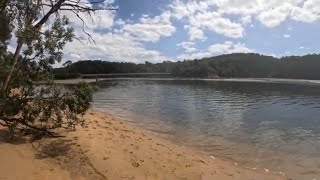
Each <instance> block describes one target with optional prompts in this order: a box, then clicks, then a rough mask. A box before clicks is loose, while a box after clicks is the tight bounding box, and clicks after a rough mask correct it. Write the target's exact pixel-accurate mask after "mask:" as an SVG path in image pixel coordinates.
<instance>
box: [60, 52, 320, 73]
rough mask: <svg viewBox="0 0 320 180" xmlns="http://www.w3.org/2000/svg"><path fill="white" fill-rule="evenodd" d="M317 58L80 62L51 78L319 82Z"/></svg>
mask: <svg viewBox="0 0 320 180" xmlns="http://www.w3.org/2000/svg"><path fill="white" fill-rule="evenodd" d="M319 67H320V55H317V54H313V55H306V56H290V57H283V58H275V57H272V56H264V55H259V54H252V53H250V54H243V53H237V54H229V55H221V56H216V57H211V58H204V59H200V60H192V61H178V62H170V61H164V62H163V63H157V64H152V63H150V62H145V64H134V63H124V62H121V63H118V62H107V61H100V60H95V61H94V60H84V61H78V62H76V63H73V64H69V65H68V66H66V67H64V68H58V69H54V74H55V78H57V79H66V78H76V77H80V75H81V74H109V73H172V75H173V76H176V77H197V78H208V77H209V78H215V77H226V78H231V77H240V78H291V79H320V71H319Z"/></svg>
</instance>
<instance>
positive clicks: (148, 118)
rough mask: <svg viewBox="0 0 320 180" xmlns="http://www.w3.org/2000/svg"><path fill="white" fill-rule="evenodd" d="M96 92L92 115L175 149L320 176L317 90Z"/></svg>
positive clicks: (140, 87) (109, 87)
mask: <svg viewBox="0 0 320 180" xmlns="http://www.w3.org/2000/svg"><path fill="white" fill-rule="evenodd" d="M101 87H102V88H101V90H100V91H99V92H98V93H97V94H96V95H95V98H94V99H95V102H94V106H95V107H97V108H99V109H102V110H105V111H107V112H109V113H113V114H114V115H117V116H120V117H121V118H123V119H127V120H130V121H132V122H133V123H135V124H137V125H139V126H141V127H144V128H146V129H149V130H152V131H154V132H158V133H160V135H162V136H165V137H167V138H169V139H171V140H173V141H176V142H177V143H180V144H182V145H186V146H192V147H195V148H198V149H201V150H204V151H206V152H208V153H215V155H217V156H222V157H224V158H231V159H234V160H236V161H239V162H241V163H243V164H245V165H247V166H251V167H255V166H257V167H267V168H270V169H275V170H281V171H287V172H288V173H289V174H291V175H292V176H294V177H303V178H311V179H312V178H315V177H317V176H320V172H319V170H318V169H320V153H319V152H320V138H319V135H320V121H319V117H320V86H309V85H294V84H290V85H289V84H272V83H269V84H268V83H252V82H250V83H248V82H206V81H139V80H138V81H135V80H131V81H110V82H105V83H103V84H101ZM306 172H312V173H306Z"/></svg>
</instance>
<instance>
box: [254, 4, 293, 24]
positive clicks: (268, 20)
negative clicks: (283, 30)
mask: <svg viewBox="0 0 320 180" xmlns="http://www.w3.org/2000/svg"><path fill="white" fill-rule="evenodd" d="M291 9H292V6H291V5H290V4H284V5H282V6H278V7H273V8H272V9H270V10H266V11H263V12H261V13H260V14H259V15H258V17H257V19H258V20H259V21H260V22H261V23H262V24H264V25H265V26H267V27H270V28H273V27H276V26H278V25H280V24H281V23H282V22H283V21H285V20H286V18H287V17H288V16H289V14H290V12H291Z"/></svg>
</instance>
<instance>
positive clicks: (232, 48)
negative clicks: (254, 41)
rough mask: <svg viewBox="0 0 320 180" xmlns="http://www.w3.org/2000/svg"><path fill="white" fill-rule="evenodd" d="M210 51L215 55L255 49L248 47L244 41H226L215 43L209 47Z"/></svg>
mask: <svg viewBox="0 0 320 180" xmlns="http://www.w3.org/2000/svg"><path fill="white" fill-rule="evenodd" d="M208 51H209V52H211V53H212V54H214V55H221V54H231V53H249V52H253V50H251V49H249V48H247V47H246V46H245V44H243V43H236V44H234V43H233V42H231V41H226V42H224V43H222V44H214V45H211V46H210V47H209V48H208Z"/></svg>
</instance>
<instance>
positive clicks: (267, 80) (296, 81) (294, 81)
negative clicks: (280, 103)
mask: <svg viewBox="0 0 320 180" xmlns="http://www.w3.org/2000/svg"><path fill="white" fill-rule="evenodd" d="M112 80H145V81H147V80H150V81H157V80H158V81H160V80H163V81H177V80H179V81H222V82H256V83H279V84H302V85H320V80H308V79H279V78H217V79H206V78H99V79H91V78H90V79H80V78H79V79H65V80H55V82H56V83H57V84H66V85H67V84H77V83H79V82H81V81H84V82H87V83H96V82H97V81H98V82H103V81H112Z"/></svg>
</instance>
